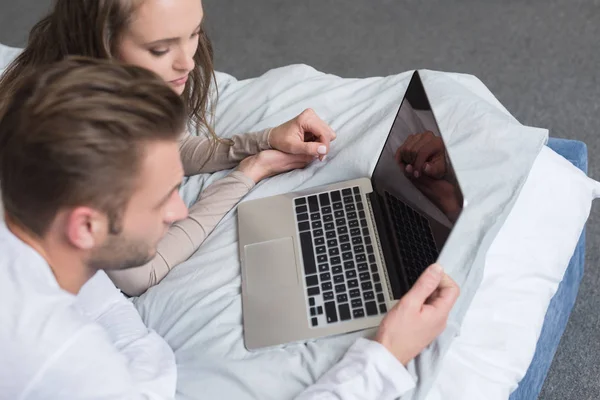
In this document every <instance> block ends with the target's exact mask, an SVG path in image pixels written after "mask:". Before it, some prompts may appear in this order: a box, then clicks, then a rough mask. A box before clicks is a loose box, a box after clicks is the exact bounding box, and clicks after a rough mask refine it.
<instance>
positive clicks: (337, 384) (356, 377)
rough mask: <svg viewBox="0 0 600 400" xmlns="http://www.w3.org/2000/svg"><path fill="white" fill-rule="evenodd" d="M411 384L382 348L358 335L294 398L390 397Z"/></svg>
mask: <svg viewBox="0 0 600 400" xmlns="http://www.w3.org/2000/svg"><path fill="white" fill-rule="evenodd" d="M414 387H415V381H414V379H413V377H412V376H411V375H410V374H409V373H408V371H407V370H406V368H404V366H403V365H402V364H401V363H400V362H399V361H398V360H397V359H396V358H395V357H394V356H393V355H392V354H391V353H390V352H389V351H387V349H386V348H385V347H383V346H382V345H381V344H379V343H377V342H375V341H372V340H367V339H362V338H361V339H358V340H357V341H356V343H354V345H352V347H350V349H349V350H348V352H347V353H346V355H345V356H344V358H342V360H341V361H340V362H339V363H338V364H336V365H334V366H333V368H331V369H330V370H329V371H328V372H327V373H326V374H325V375H323V376H322V377H321V378H320V379H319V380H318V381H317V382H316V383H315V384H314V385H312V386H309V387H308V388H307V389H306V390H305V391H304V392H302V393H301V394H300V395H299V396H298V397H296V400H339V399H343V400H359V399H360V400H363V399H364V400H366V399H379V400H393V399H397V398H398V397H400V396H402V395H403V394H404V393H406V392H408V391H409V390H412V389H413V388H414Z"/></svg>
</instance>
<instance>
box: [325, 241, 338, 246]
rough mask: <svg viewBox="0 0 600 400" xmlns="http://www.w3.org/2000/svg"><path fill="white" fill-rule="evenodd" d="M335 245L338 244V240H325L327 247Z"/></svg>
mask: <svg viewBox="0 0 600 400" xmlns="http://www.w3.org/2000/svg"><path fill="white" fill-rule="evenodd" d="M337 245H338V242H337V240H335V239H329V240H328V241H327V246H329V247H333V246H337Z"/></svg>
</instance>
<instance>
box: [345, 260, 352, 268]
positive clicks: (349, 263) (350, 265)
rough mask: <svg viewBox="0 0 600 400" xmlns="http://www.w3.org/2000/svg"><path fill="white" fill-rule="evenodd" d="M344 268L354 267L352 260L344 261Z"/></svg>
mask: <svg viewBox="0 0 600 400" xmlns="http://www.w3.org/2000/svg"><path fill="white" fill-rule="evenodd" d="M344 269H354V261H346V262H344Z"/></svg>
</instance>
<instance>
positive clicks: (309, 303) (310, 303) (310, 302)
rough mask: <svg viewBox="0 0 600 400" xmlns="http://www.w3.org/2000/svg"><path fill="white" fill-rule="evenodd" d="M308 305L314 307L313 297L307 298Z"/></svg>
mask: <svg viewBox="0 0 600 400" xmlns="http://www.w3.org/2000/svg"><path fill="white" fill-rule="evenodd" d="M308 305H309V306H311V307H312V306H314V305H315V298H314V297H309V298H308Z"/></svg>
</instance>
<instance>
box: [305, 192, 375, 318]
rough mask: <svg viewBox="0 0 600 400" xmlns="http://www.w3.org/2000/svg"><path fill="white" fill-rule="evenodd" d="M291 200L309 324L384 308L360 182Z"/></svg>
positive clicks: (373, 311)
mask: <svg viewBox="0 0 600 400" xmlns="http://www.w3.org/2000/svg"><path fill="white" fill-rule="evenodd" d="M294 204H295V207H296V219H297V223H298V232H299V237H300V245H301V249H302V259H303V263H304V278H305V281H306V288H307V289H306V290H307V295H308V310H309V319H310V323H311V326H313V327H318V326H324V325H327V324H333V323H337V322H343V321H348V320H352V319H357V318H364V317H369V316H374V315H379V314H383V313H385V312H387V308H386V305H385V298H384V296H383V287H382V279H381V277H380V276H379V273H378V269H377V264H376V261H375V254H374V249H373V244H372V241H371V235H370V233H369V228H368V226H367V219H366V214H365V213H366V211H365V209H364V204H363V201H362V197H361V194H360V189H359V188H358V186H357V187H353V188H347V189H343V190H334V191H331V192H325V193H319V194H315V195H310V196H306V197H298V198H296V199H295V200H294Z"/></svg>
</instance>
